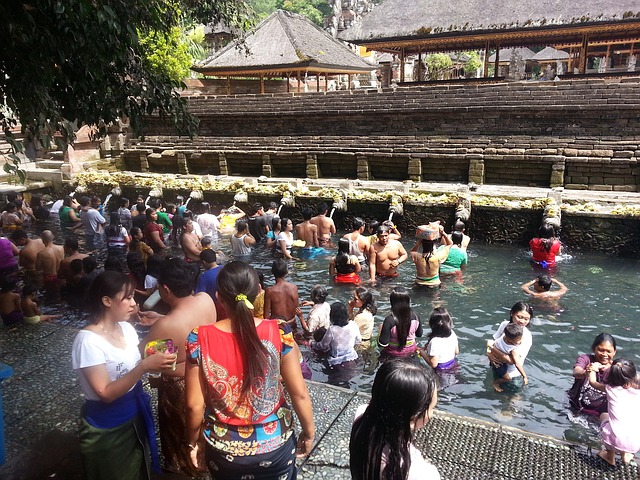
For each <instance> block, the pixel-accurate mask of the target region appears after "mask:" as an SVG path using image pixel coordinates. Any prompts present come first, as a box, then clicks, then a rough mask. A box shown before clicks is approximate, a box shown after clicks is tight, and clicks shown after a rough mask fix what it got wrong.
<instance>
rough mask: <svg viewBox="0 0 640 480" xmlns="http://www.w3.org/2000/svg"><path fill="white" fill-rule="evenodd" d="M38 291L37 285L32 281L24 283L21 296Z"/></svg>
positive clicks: (24, 296)
mask: <svg viewBox="0 0 640 480" xmlns="http://www.w3.org/2000/svg"><path fill="white" fill-rule="evenodd" d="M37 292H38V287H36V286H35V285H34V284H33V283H26V284H25V285H24V287H22V298H26V297H28V296H29V295H33V294H34V293H37Z"/></svg>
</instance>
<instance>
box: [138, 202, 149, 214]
mask: <svg viewBox="0 0 640 480" xmlns="http://www.w3.org/2000/svg"><path fill="white" fill-rule="evenodd" d="M136 210H137V211H138V213H145V212H146V211H147V206H146V205H145V204H144V200H143V201H141V202H138V203H136Z"/></svg>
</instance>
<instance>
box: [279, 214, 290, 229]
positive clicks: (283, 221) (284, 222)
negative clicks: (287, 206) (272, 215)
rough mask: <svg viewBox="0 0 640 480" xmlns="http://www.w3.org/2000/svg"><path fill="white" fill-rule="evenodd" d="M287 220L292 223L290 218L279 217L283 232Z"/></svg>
mask: <svg viewBox="0 0 640 480" xmlns="http://www.w3.org/2000/svg"><path fill="white" fill-rule="evenodd" d="M289 222H291V225H293V221H292V220H291V219H290V218H287V217H281V218H280V230H281V231H283V232H284V231H285V230H286V229H287V223H289Z"/></svg>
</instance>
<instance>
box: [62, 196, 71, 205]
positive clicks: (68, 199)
mask: <svg viewBox="0 0 640 480" xmlns="http://www.w3.org/2000/svg"><path fill="white" fill-rule="evenodd" d="M72 203H73V198H71V197H64V198H63V199H62V205H63V206H65V207H70V206H71V204H72Z"/></svg>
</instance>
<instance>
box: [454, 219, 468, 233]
mask: <svg viewBox="0 0 640 480" xmlns="http://www.w3.org/2000/svg"><path fill="white" fill-rule="evenodd" d="M464 228H465V225H464V222H463V221H462V220H460V219H459V218H458V219H457V220H456V221H455V222H454V224H453V231H454V232H460V233H462V232H464Z"/></svg>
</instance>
